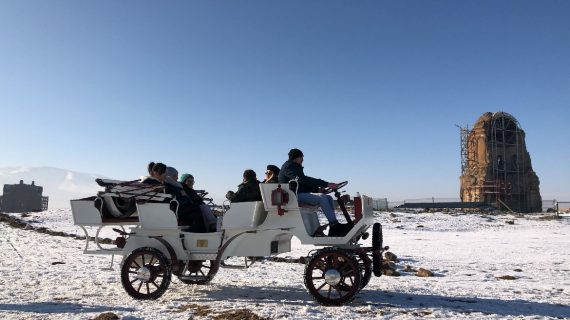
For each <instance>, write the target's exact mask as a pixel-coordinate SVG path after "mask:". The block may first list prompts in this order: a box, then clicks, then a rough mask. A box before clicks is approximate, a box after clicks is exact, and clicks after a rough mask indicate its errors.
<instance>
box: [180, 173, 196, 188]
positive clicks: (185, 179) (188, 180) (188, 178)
mask: <svg viewBox="0 0 570 320" xmlns="http://www.w3.org/2000/svg"><path fill="white" fill-rule="evenodd" d="M178 182H180V183H182V184H185V185H187V186H188V187H189V188H190V189H192V188H193V187H194V176H192V175H191V174H189V173H184V174H182V175H181V176H180V180H178Z"/></svg>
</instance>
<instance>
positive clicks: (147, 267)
mask: <svg viewBox="0 0 570 320" xmlns="http://www.w3.org/2000/svg"><path fill="white" fill-rule="evenodd" d="M170 275H171V270H170V265H169V262H168V260H167V259H166V257H165V256H164V254H162V252H160V251H159V250H157V249H155V248H150V247H144V248H138V249H135V250H133V252H131V253H130V254H129V256H128V257H127V259H125V261H124V263H123V266H122V268H121V283H122V284H123V288H125V291H127V293H128V294H129V295H130V296H131V297H133V298H135V299H140V300H149V299H157V298H159V297H160V296H162V294H164V292H165V291H166V289H167V288H168V285H169V284H170Z"/></svg>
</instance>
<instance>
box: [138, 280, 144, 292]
mask: <svg viewBox="0 0 570 320" xmlns="http://www.w3.org/2000/svg"><path fill="white" fill-rule="evenodd" d="M142 285H143V282H142V281H141V283H139V287H138V288H137V292H141V288H142Z"/></svg>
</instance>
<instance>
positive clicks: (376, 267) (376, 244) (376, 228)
mask: <svg viewBox="0 0 570 320" xmlns="http://www.w3.org/2000/svg"><path fill="white" fill-rule="evenodd" d="M382 241H383V237H382V225H381V224H380V223H379V222H376V223H375V224H374V225H373V226H372V271H373V272H374V275H375V276H376V277H380V276H381V275H382Z"/></svg>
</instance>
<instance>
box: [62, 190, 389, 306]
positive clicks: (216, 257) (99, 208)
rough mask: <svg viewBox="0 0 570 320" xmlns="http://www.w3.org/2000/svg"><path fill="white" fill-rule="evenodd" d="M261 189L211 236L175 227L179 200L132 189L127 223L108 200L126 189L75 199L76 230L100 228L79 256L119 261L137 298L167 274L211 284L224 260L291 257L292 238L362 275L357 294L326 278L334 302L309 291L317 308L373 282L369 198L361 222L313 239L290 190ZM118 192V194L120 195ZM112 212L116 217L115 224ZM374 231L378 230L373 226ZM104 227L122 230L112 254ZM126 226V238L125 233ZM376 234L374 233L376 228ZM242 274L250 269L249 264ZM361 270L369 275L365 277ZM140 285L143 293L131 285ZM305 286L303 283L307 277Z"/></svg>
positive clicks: (311, 218)
mask: <svg viewBox="0 0 570 320" xmlns="http://www.w3.org/2000/svg"><path fill="white" fill-rule="evenodd" d="M260 188H261V193H262V201H253V202H241V203H232V204H231V205H230V207H229V209H228V210H227V211H226V212H225V213H224V215H223V217H222V222H221V226H220V229H219V230H218V231H216V232H208V233H193V232H187V231H186V228H187V227H185V226H179V225H178V218H177V212H176V211H177V210H176V208H177V206H176V205H173V203H175V202H176V201H175V199H172V201H168V199H169V197H170V196H169V195H167V194H161V193H156V192H155V193H149V192H148V191H145V190H143V191H140V190H141V189H136V190H137V191H136V192H135V195H133V197H134V198H135V199H136V200H137V201H136V210H134V211H135V212H134V213H133V214H132V215H130V216H129V217H117V216H118V215H119V214H118V213H117V212H118V211H121V210H117V208H113V204H114V203H113V202H112V201H110V199H112V198H113V197H117V196H121V195H123V196H124V193H125V191H124V189H125V188H124V186H121V188H115V189H113V188H108V190H106V192H101V193H100V194H99V195H98V197H91V198H85V199H79V200H72V201H71V205H72V213H73V217H74V223H75V224H76V225H78V226H80V227H81V228H82V229H83V230H84V231H85V233H86V234H87V230H86V229H85V227H87V226H95V227H97V228H98V230H97V235H96V237H95V239H94V242H95V246H96V248H95V250H92V249H90V248H89V246H90V240H89V237H88V236H87V240H86V247H85V250H84V253H87V254H111V255H121V256H122V261H121V266H122V267H121V270H122V271H121V278H122V282H123V286H124V287H125V290H126V291H127V293H129V295H131V296H133V297H134V298H137V299H155V298H158V297H160V296H161V295H162V294H163V293H164V291H165V290H166V288H167V287H168V284H169V282H170V277H171V275H175V276H177V277H179V278H180V280H182V281H183V282H185V283H190V284H204V283H208V282H209V281H210V280H212V278H213V277H214V276H215V274H216V272H217V271H218V269H219V267H226V266H227V267H235V266H228V265H226V264H225V263H224V261H225V260H226V259H227V258H228V257H249V258H251V257H268V256H273V255H278V254H281V253H286V252H289V251H291V239H292V238H293V237H294V236H295V237H297V238H298V239H299V240H300V241H301V243H302V244H308V245H315V246H319V247H324V248H323V249H321V250H318V251H317V255H319V254H321V255H324V256H325V258H326V259H328V260H327V261H329V260H330V259H333V260H334V259H337V260H339V259H340V261H341V262H343V263H348V264H350V265H351V266H352V265H355V266H353V267H354V268H355V270H357V271H358V273H359V274H361V277H359V279H351V281H352V282H353V283H354V281H355V280H358V281H357V282H358V285H356V286H357V287H358V288H357V289H355V288H353V287H354V285H353V286H349V287H350V288H348V289H347V288H344V289H343V288H340V289H339V288H337V287H339V286H340V284H342V283H343V281H344V280H342V279H341V278H343V277H342V276H339V275H337V274H336V273H334V272H333V273H332V274H329V278H331V276H332V278H334V279H333V280H331V281H329V282H330V283H329V285H330V286H331V287H335V288H336V289H338V291H339V297H338V298H332V299H331V298H330V297H323V295H322V294H320V293H319V289H318V288H317V287H318V286H316V285H315V284H313V285H311V284H308V285H307V287H308V289H309V291H310V292H311V294H312V295H313V296H314V297H315V298H316V299H317V301H319V302H321V303H324V304H342V303H345V302H346V301H349V300H350V299H352V297H353V296H354V294H355V293H356V292H357V291H359V290H360V289H361V282H362V281H365V282H368V279H369V278H370V273H371V269H372V257H374V256H376V260H378V256H379V257H380V258H379V259H381V253H382V249H383V248H382V245H381V229H380V235H378V230H376V231H375V232H376V233H375V234H374V237H376V238H377V239H376V240H374V239H373V240H374V241H373V243H374V242H375V243H376V245H375V247H374V248H365V247H362V245H361V244H359V243H358V241H359V240H360V239H361V238H362V237H367V236H368V232H367V230H368V229H369V228H370V227H371V226H372V225H373V224H374V216H373V208H372V198H369V197H366V196H363V197H362V203H361V206H362V208H360V209H361V211H362V218H361V219H359V220H358V221H356V222H355V223H354V226H353V227H352V229H351V230H350V231H349V232H348V233H347V234H346V235H345V236H342V237H327V236H315V232H316V230H317V229H318V228H319V226H320V223H319V219H318V215H317V214H316V212H315V208H302V207H300V206H299V205H298V203H297V198H296V195H295V193H294V192H292V191H291V190H290V189H289V187H288V186H287V185H282V184H260ZM117 189H120V190H119V191H117ZM127 189H128V188H127ZM277 189H279V190H280V192H281V193H285V194H287V198H288V201H286V202H284V203H277V204H276V203H275V199H274V198H273V195H274V193H275V190H277ZM130 191H132V190H130ZM156 199H159V200H160V201H156ZM115 207H116V205H115ZM122 211H123V212H124V210H122ZM110 213H113V214H112V216H113V217H112V218H111V217H110V216H111V215H110ZM377 225H378V227H379V224H378V223H377ZM106 226H119V227H120V228H121V230H117V231H119V232H120V233H121V236H120V237H118V238H117V239H116V240H115V243H116V247H114V248H108V247H105V246H102V245H101V244H100V243H99V242H100V241H99V237H98V236H99V232H100V230H101V229H102V228H103V227H106ZM127 227H128V228H129V230H128V231H127V230H126V229H125V228H127ZM378 227H377V226H375V229H378ZM339 253H340V256H339ZM145 257H146V259H147V261H146V263H147V264H148V262H149V261H148V260H151V261H152V263H151V264H152V265H149V266H148V267H144V266H143V265H144V264H145V261H144V259H145ZM308 258H313V257H308ZM141 259H142V260H141ZM319 259H323V258H322V257H320V258H319ZM307 260H308V261H309V262H308V265H307V267H309V264H310V262H311V261H313V260H314V259H307ZM375 262H376V263H377V261H375ZM321 263H322V262H321ZM313 264H314V266H313V267H312V269H313V270H312V271H317V272H318V271H319V270H315V269H319V268H320V267H319V266H318V263H315V262H313ZM337 264H338V261H337ZM377 264H378V263H377ZM245 267H247V260H246V263H245ZM379 268H381V263H380V264H379V265H378V266H377V267H375V270H374V273H375V274H376V275H379V273H380V271H378V270H379ZM167 269H168V270H167ZM361 269H366V270H361ZM364 271H366V273H367V275H364V273H365V272H364ZM322 272H326V270H322ZM306 273H307V270H306ZM165 277H167V278H169V279H168V281H166V280H164V278H165ZM324 277H325V276H323V278H324ZM361 278H367V279H366V280H365V279H361ZM133 282H134V283H135V285H133ZM139 282H140V284H141V287H137V285H136V283H139ZM305 282H306V283H307V275H305ZM309 282H312V281H309ZM129 283H130V284H129ZM143 283H144V284H148V283H151V284H152V286H151V287H156V289H155V290H151V289H152V288H150V289H148V290H147V291H148V292H146V291H145V286H142V284H143ZM339 283H340V284H339ZM146 287H147V288H149V287H148V286H146ZM311 287H313V288H312V289H313V290H311ZM362 287H363V286H362ZM141 288H142V289H141ZM349 289H350V290H349ZM141 290H142V291H143V292H141ZM343 290H344V291H343ZM315 292H316V293H315ZM343 293H345V294H343ZM329 295H330V293H329Z"/></svg>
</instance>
